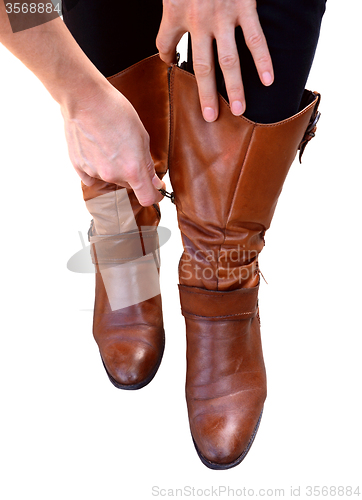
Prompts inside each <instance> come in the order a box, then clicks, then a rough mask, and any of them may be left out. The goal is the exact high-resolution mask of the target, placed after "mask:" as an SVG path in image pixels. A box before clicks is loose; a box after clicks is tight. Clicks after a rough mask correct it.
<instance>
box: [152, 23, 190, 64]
mask: <svg viewBox="0 0 362 500" xmlns="http://www.w3.org/2000/svg"><path fill="white" fill-rule="evenodd" d="M184 33H186V31H185V30H183V29H181V28H177V29H175V26H174V25H173V24H172V25H171V23H170V22H169V20H168V18H167V17H163V18H162V21H161V24H160V29H159V31H158V34H157V37H156V47H157V49H158V51H159V53H160V58H161V59H162V61H164V62H165V63H167V64H172V63H175V62H176V46H177V44H178V43H179V41H180V40H181V38H182V35H183V34H184Z"/></svg>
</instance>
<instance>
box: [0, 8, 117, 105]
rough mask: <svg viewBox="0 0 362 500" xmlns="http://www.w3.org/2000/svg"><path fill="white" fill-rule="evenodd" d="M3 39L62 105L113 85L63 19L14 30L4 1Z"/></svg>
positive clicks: (1, 16) (0, 21)
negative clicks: (85, 52) (82, 48)
mask: <svg viewBox="0 0 362 500" xmlns="http://www.w3.org/2000/svg"><path fill="white" fill-rule="evenodd" d="M0 42H1V43H2V44H3V45H4V46H5V47H6V48H7V49H8V50H9V51H10V52H12V53H13V54H14V55H15V56H16V57H17V58H18V59H19V60H20V61H22V62H23V63H24V64H25V65H26V66H27V67H28V68H29V69H30V70H31V71H32V72H33V73H34V74H35V75H36V76H37V77H38V78H39V80H40V81H41V82H42V83H43V84H44V86H45V87H46V88H47V90H48V91H49V92H50V94H51V95H52V96H53V98H54V99H55V100H56V101H57V102H58V103H59V104H60V105H61V106H65V107H67V108H72V107H74V106H76V104H77V103H79V102H80V101H81V100H84V99H88V98H93V97H94V96H95V95H96V94H97V93H98V92H99V91H100V90H101V89H102V88H104V86H106V85H109V84H108V82H107V80H106V78H104V77H103V75H102V74H101V73H100V72H99V71H98V70H97V68H96V67H95V66H94V65H93V64H92V63H91V61H90V60H89V59H88V57H87V56H86V55H85V54H84V52H83V51H82V50H81V49H80V47H79V46H78V44H77V43H76V41H75V40H74V38H73V37H72V35H71V34H70V32H69V31H68V29H67V27H66V26H65V24H64V23H63V21H62V20H61V19H60V18H57V19H54V20H52V21H49V22H47V23H45V24H41V25H40V26H36V27H34V28H29V29H26V30H24V31H20V32H18V33H13V32H12V29H11V26H10V22H9V19H8V16H7V13H6V10H5V5H4V3H3V2H2V1H1V0H0Z"/></svg>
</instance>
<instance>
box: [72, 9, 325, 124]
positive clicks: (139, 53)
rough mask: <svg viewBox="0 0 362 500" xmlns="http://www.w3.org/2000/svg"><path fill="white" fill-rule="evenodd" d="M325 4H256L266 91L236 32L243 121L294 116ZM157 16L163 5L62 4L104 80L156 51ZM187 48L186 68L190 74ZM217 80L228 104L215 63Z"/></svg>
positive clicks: (310, 63)
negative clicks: (266, 62)
mask: <svg viewBox="0 0 362 500" xmlns="http://www.w3.org/2000/svg"><path fill="white" fill-rule="evenodd" d="M325 4H326V0H257V6H258V14H259V18H260V23H261V25H262V28H263V31H264V34H265V37H266V40H267V43H268V47H269V50H270V53H271V57H272V62H273V67H274V75H275V79H274V83H273V84H272V85H271V86H270V87H265V86H264V85H263V84H262V83H261V82H260V80H259V76H258V74H257V71H256V68H255V65H254V61H253V59H252V57H251V54H250V51H249V49H248V48H247V46H246V44H245V40H244V37H243V33H242V30H241V28H240V27H239V28H237V29H236V30H235V36H236V41H237V46H238V51H239V56H240V64H241V72H242V78H243V83H244V88H245V98H246V111H245V116H246V117H247V118H249V119H251V120H253V121H256V122H260V123H273V122H276V121H279V120H283V119H285V118H288V117H290V116H292V115H294V114H295V113H296V112H297V111H298V109H299V105H300V100H301V97H302V93H303V90H304V86H305V84H306V81H307V78H308V75H309V71H310V68H311V65H312V62H313V58H314V54H315V49H316V46H317V42H318V38H319V31H320V25H321V21H322V17H323V14H324V11H325ZM161 17H162V0H132V1H131V2H124V1H121V0H64V2H63V19H64V22H65V24H66V25H67V26H68V28H69V30H70V32H71V33H72V34H73V36H74V38H75V39H76V40H77V42H78V43H79V45H80V46H81V48H82V49H83V50H84V52H85V53H86V54H87V56H88V57H89V58H90V59H91V61H92V62H93V63H94V64H95V66H97V68H98V69H99V70H100V71H101V72H102V73H103V74H104V75H105V76H111V75H113V74H115V73H117V72H119V71H121V70H122V69H125V68H127V67H128V66H131V65H132V64H134V63H136V62H138V61H140V60H142V59H144V58H145V57H148V56H150V55H152V54H155V53H156V52H157V48H156V45H155V39H156V35H157V32H158V28H159V25H160V22H161ZM190 45H191V44H190V43H189V53H188V64H187V69H188V70H189V71H191V72H192V51H191V46H190ZM215 46H216V44H215ZM215 54H216V50H215ZM216 59H217V58H216ZM216 77H217V85H218V90H219V92H220V93H221V94H222V95H223V96H224V97H225V98H226V99H227V95H226V91H225V85H224V80H223V76H222V73H221V70H220V67H219V66H218V64H217V61H216Z"/></svg>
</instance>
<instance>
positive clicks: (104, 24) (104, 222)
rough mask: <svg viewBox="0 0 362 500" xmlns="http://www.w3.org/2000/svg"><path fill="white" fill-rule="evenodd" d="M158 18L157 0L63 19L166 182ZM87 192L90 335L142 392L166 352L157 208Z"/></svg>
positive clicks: (113, 369)
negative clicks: (138, 128) (133, 122)
mask: <svg viewBox="0 0 362 500" xmlns="http://www.w3.org/2000/svg"><path fill="white" fill-rule="evenodd" d="M161 11H162V2H161V1H158V0H156V1H152V2H150V1H141V0H137V1H134V2H115V1H112V0H106V1H105V0H92V1H91V0H78V1H76V0H75V1H73V2H72V1H71V0H68V1H66V2H64V11H63V13H64V21H65V23H66V24H67V26H68V28H69V29H70V31H71V32H72V34H73V36H74V37H75V39H76V40H77V42H78V43H79V45H80V46H81V48H82V49H83V50H84V52H85V53H86V54H87V56H88V57H89V58H90V59H91V61H92V62H93V63H94V64H95V65H96V66H97V67H98V69H99V70H100V71H101V72H102V73H103V74H104V75H105V76H107V77H108V79H109V81H110V83H111V84H112V85H114V86H115V87H116V88H117V89H118V90H119V91H120V92H122V94H123V95H125V96H126V97H127V99H128V100H129V101H130V102H131V103H132V105H133V106H134V107H135V109H136V111H137V112H138V114H139V115H140V118H141V120H142V122H143V124H144V125H145V128H146V129H147V131H148V133H149V135H150V148H151V154H152V157H153V161H154V163H155V168H156V171H157V173H158V175H159V176H160V177H161V178H162V176H163V175H164V174H165V172H166V168H167V167H166V164H167V151H168V120H169V117H168V115H169V110H168V108H169V104H168V88H167V66H166V65H165V64H164V63H163V62H162V61H160V59H159V58H158V57H157V56H155V57H149V56H151V55H152V54H153V53H154V52H156V47H155V43H154V41H155V39H156V34H157V30H158V27H159V22H160V19H161ZM140 32H142V36H141V37H140V36H139V34H140ZM143 58H146V59H144V60H143V61H142V62H141V63H139V61H140V60H141V59H143ZM128 66H132V67H130V68H128ZM119 72H121V73H119ZM115 73H118V74H117V75H115V76H113V77H111V75H113V74H115ZM145 81H147V86H146V85H145ZM82 189H83V197H84V200H85V202H86V206H87V209H88V210H89V212H90V213H91V215H92V216H93V220H92V223H91V229H90V231H89V239H90V242H91V247H92V259H93V262H94V264H95V267H96V292H95V307H94V320H93V334H94V337H95V340H96V342H97V344H98V347H99V350H100V354H101V358H102V361H103V364H104V366H105V369H106V372H107V374H108V376H109V378H110V380H111V382H112V383H113V384H114V385H115V386H116V387H118V388H122V389H139V388H141V387H143V386H144V385H146V384H147V383H149V382H150V380H151V379H152V378H153V376H154V375H155V373H156V371H157V369H158V366H159V364H160V362H161V358H162V354H163V348H164V331H163V320H162V305H161V295H160V290H159V275H158V272H159V269H158V268H159V265H158V258H157V255H158V237H157V225H158V223H159V221H160V210H159V207H158V205H154V206H151V207H142V206H141V205H140V204H139V203H138V201H137V198H136V196H135V194H134V193H133V191H131V190H127V189H125V188H121V187H120V186H117V185H115V184H111V183H107V182H103V181H101V180H98V179H96V180H95V183H94V184H93V185H92V186H86V185H84V184H82Z"/></svg>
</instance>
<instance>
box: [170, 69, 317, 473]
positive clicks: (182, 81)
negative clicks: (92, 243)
mask: <svg viewBox="0 0 362 500" xmlns="http://www.w3.org/2000/svg"><path fill="white" fill-rule="evenodd" d="M304 97H305V101H304V102H307V104H306V105H304V107H303V109H301V111H300V112H299V113H298V114H296V115H295V116H293V117H291V118H289V119H287V120H284V121H281V122H278V123H273V124H258V123H254V122H251V121H250V120H248V119H246V118H245V117H236V116H234V115H233V114H232V113H231V111H230V108H229V105H228V104H227V103H226V101H225V100H224V99H223V98H222V97H221V96H219V107H220V108H219V109H220V111H219V118H218V119H217V120H216V121H215V122H213V123H207V122H205V120H204V119H203V116H202V112H201V109H200V103H199V96H198V90H197V84H196V81H195V78H194V76H193V75H191V74H189V73H187V72H185V71H183V70H182V69H180V68H178V67H176V66H174V67H173V68H172V71H171V74H170V99H171V103H170V104H171V139H170V140H171V144H170V160H169V171H170V179H171V183H172V187H173V190H174V200H175V204H176V207H177V217H178V224H179V228H180V230H181V236H182V242H183V246H184V251H183V254H182V256H181V259H180V263H179V281H180V285H179V291H180V300H181V308H182V313H183V315H184V316H185V322H186V337H187V375H186V400H187V407H188V415H189V421H190V429H191V434H192V436H193V439H194V442H195V445H196V448H197V450H198V452H199V455H200V456H201V457H202V460H203V462H204V463H205V464H206V465H208V466H209V467H211V468H229V467H232V466H234V465H237V464H238V463H239V462H240V461H241V460H242V459H243V457H244V456H245V454H246V452H247V451H248V449H249V447H250V445H251V442H252V440H253V438H254V436H255V432H256V429H257V427H258V425H259V421H260V416H261V413H262V409H263V404H264V400H265V398H266V374H265V367H264V361H263V353H262V345H261V340H260V322H259V314H258V309H257V295H258V287H259V267H258V255H259V253H260V252H261V250H262V249H263V247H264V235H265V232H266V230H267V229H268V228H269V226H270V223H271V220H272V217H273V214H274V211H275V207H276V204H277V201H278V198H279V195H280V193H281V190H282V187H283V184H284V180H285V178H286V176H287V173H288V171H289V168H290V166H291V164H292V162H293V160H294V158H295V156H296V153H297V150H298V148H299V147H300V144H301V143H302V141H303V138H304V137H305V132H306V130H307V127H308V125H309V123H310V121H311V119H312V117H313V116H314V115H315V112H316V108H317V105H318V103H319V98H318V94H313V93H311V92H309V91H306V92H305V96H304Z"/></svg>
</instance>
